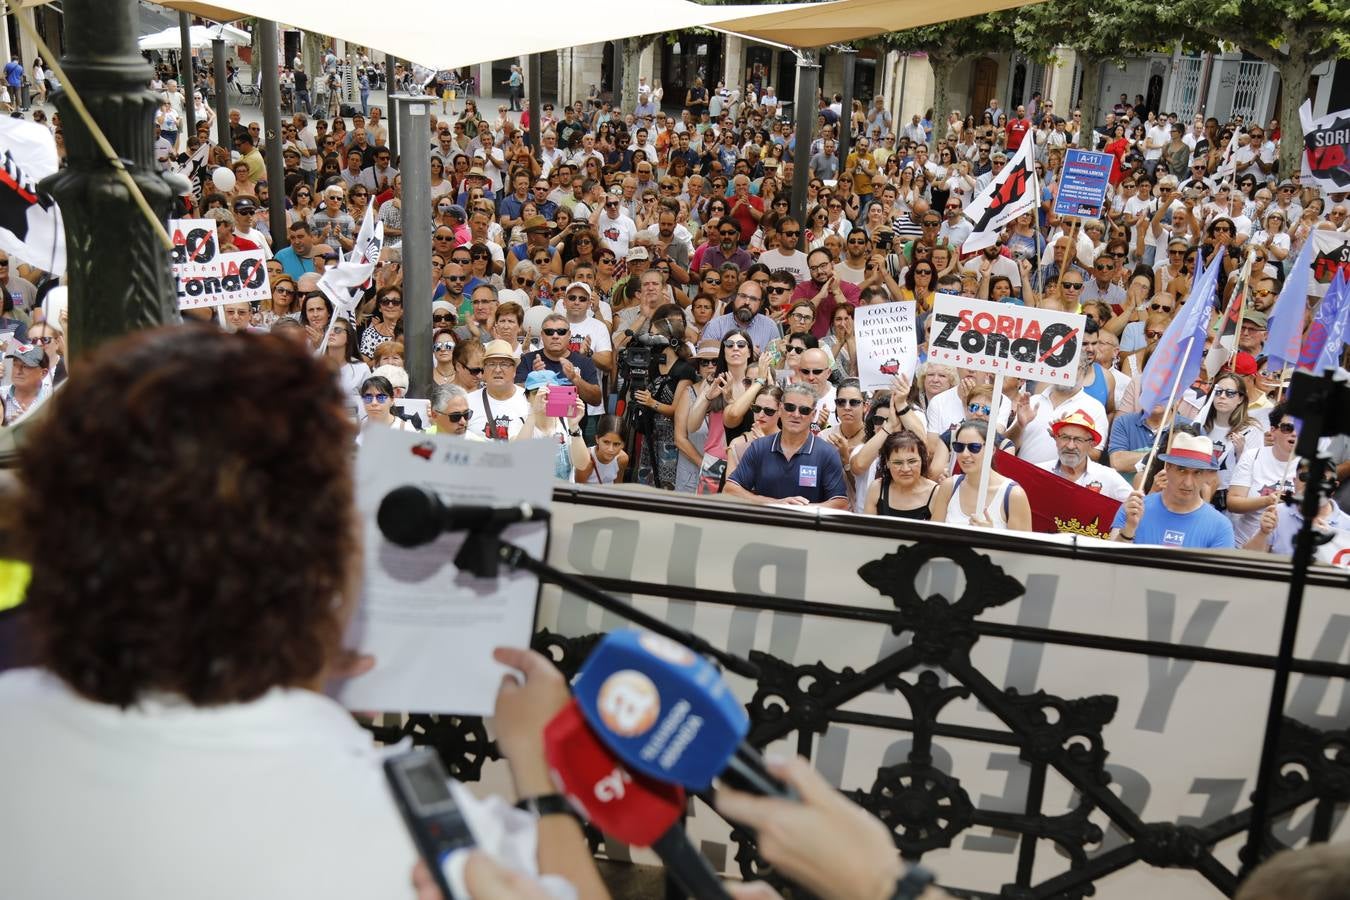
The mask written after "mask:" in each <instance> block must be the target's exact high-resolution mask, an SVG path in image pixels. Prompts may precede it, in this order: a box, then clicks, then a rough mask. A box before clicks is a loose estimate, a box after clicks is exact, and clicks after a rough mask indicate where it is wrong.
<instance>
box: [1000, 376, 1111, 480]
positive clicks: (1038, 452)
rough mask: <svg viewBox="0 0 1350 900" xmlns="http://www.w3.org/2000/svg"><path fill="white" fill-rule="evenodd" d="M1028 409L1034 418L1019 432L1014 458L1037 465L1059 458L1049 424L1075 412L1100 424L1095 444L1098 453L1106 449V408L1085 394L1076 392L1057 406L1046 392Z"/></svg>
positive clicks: (1032, 399) (1034, 397) (1039, 395)
mask: <svg viewBox="0 0 1350 900" xmlns="http://www.w3.org/2000/svg"><path fill="white" fill-rule="evenodd" d="M1031 408H1032V410H1033V411H1034V412H1035V417H1034V418H1033V419H1032V420H1031V421H1030V422H1028V423H1027V424H1026V427H1024V428H1023V429H1022V441H1021V444H1020V445H1019V446H1018V448H1017V455H1018V456H1019V457H1021V458H1022V459H1025V460H1026V461H1027V462H1030V463H1035V464H1036V465H1038V466H1039V465H1043V464H1044V463H1053V462H1054V461H1055V460H1057V459H1059V452H1058V450H1056V448H1055V437H1054V435H1052V434H1051V433H1050V423H1051V422H1054V421H1056V420H1057V419H1059V418H1060V416H1063V415H1064V414H1065V413H1070V412H1073V411H1074V410H1078V409H1081V410H1082V411H1083V412H1085V413H1087V414H1088V415H1089V416H1091V417H1092V421H1094V422H1100V423H1101V425H1100V426H1098V428H1097V432H1098V433H1099V434H1101V436H1102V439H1101V440H1100V441H1099V442H1098V443H1097V448H1098V449H1099V450H1100V449H1104V448H1105V447H1106V435H1107V432H1108V431H1109V430H1110V429H1109V428H1108V427H1107V424H1106V423H1107V418H1106V408H1105V407H1103V406H1102V404H1101V402H1100V401H1099V400H1097V398H1096V397H1093V396H1092V395H1091V394H1089V393H1087V392H1086V391H1079V392H1078V393H1076V394H1073V395H1072V396H1070V397H1069V398H1068V399H1067V400H1062V401H1060V402H1059V403H1056V402H1055V400H1054V398H1053V395H1052V394H1050V393H1049V392H1047V393H1044V394H1036V395H1035V396H1033V397H1032V398H1031Z"/></svg>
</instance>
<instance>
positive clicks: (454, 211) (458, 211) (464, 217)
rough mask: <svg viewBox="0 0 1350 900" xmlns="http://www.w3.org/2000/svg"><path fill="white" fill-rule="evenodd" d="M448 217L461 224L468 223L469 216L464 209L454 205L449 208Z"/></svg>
mask: <svg viewBox="0 0 1350 900" xmlns="http://www.w3.org/2000/svg"><path fill="white" fill-rule="evenodd" d="M450 215H452V216H455V217H456V218H458V219H459V220H460V221H461V222H467V221H469V214H468V213H467V212H465V211H464V207H462V206H460V205H459V204H458V203H455V204H453V205H452V206H451V207H450Z"/></svg>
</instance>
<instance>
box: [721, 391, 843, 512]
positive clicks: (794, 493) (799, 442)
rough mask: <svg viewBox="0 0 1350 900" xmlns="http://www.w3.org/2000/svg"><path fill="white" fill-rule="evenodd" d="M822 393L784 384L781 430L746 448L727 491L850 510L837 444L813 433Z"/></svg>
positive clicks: (748, 497)
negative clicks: (817, 406)
mask: <svg viewBox="0 0 1350 900" xmlns="http://www.w3.org/2000/svg"><path fill="white" fill-rule="evenodd" d="M818 399H819V394H818V393H817V392H816V389H815V388H814V387H812V386H811V385H809V384H805V383H802V384H790V385H788V386H787V387H785V388H783V395H782V398H781V400H780V402H779V407H778V408H779V427H780V429H781V430H780V431H779V433H778V434H773V435H766V436H765V437H762V438H759V439H758V440H756V441H754V442H753V443H751V444H750V446H749V447H747V448H746V450H745V453H744V455H742V456H741V457H740V461H739V463H738V464H737V466H736V470H735V472H733V473H731V474H730V475H728V476H727V481H726V489H725V493H726V494H727V495H728V496H731V497H734V498H737V499H740V500H747V501H750V502H753V503H784V504H787V505H793V506H823V507H827V508H829V509H848V484H847V483H846V482H845V480H844V467H843V465H842V464H841V463H840V461H839V453H838V451H837V450H836V449H835V447H834V445H833V444H831V443H830V442H829V441H826V440H824V439H822V438H820V437H818V436H817V435H815V434H813V433H812V431H811V423H812V422H813V421H814V420H815V413H816V402H817V400H818Z"/></svg>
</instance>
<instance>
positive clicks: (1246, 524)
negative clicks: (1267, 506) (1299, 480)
mask: <svg viewBox="0 0 1350 900" xmlns="http://www.w3.org/2000/svg"><path fill="white" fill-rule="evenodd" d="M1297 471H1298V462H1297V461H1296V460H1295V461H1293V462H1291V461H1290V460H1284V461H1281V460H1278V459H1276V458H1275V451H1274V450H1273V449H1271V448H1270V447H1266V446H1264V445H1262V446H1260V447H1253V448H1251V449H1250V450H1247V451H1246V452H1244V453H1243V454H1242V459H1240V460H1239V461H1238V464H1237V469H1236V470H1235V471H1234V472H1233V480H1232V481H1231V482H1230V483H1229V487H1245V488H1247V496H1248V497H1268V496H1270V495H1271V494H1278V493H1280V492H1281V491H1283V490H1285V489H1286V488H1292V487H1293V484H1292V482H1293V479H1294V473H1295V472H1297ZM1286 476H1288V478H1287V480H1286ZM1261 513H1262V510H1259V509H1258V510H1257V511H1256V512H1249V513H1244V514H1241V515H1239V514H1238V513H1235V512H1232V511H1229V513H1228V518H1229V519H1231V520H1232V522H1233V537H1234V539H1235V540H1236V542H1237V546H1239V547H1241V546H1242V545H1243V544H1245V543H1247V541H1249V540H1251V538H1252V535H1254V534H1256V532H1257V531H1259V530H1260V529H1261Z"/></svg>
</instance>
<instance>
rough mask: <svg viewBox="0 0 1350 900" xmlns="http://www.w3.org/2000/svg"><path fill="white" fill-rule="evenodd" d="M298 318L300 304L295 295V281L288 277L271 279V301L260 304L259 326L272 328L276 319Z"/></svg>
mask: <svg viewBox="0 0 1350 900" xmlns="http://www.w3.org/2000/svg"><path fill="white" fill-rule="evenodd" d="M282 318H291V319H298V318H300V302H299V298H298V296H297V295H296V289H295V279H294V278H292V277H291V276H289V275H277V276H275V277H273V278H272V299H271V300H268V301H266V302H264V303H263V304H262V320H261V324H262V326H263V327H264V328H270V327H272V323H273V322H275V321H276V320H277V319H282Z"/></svg>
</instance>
